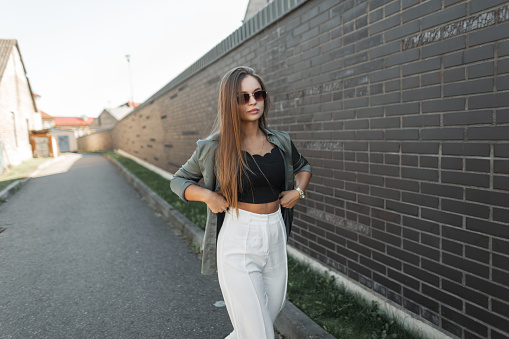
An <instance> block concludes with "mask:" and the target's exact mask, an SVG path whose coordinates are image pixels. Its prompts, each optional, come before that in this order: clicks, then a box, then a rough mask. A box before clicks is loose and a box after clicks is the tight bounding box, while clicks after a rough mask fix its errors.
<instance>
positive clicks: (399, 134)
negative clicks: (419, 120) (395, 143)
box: [385, 129, 419, 140]
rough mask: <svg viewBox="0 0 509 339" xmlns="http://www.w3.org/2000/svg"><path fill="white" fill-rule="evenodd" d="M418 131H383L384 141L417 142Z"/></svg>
mask: <svg viewBox="0 0 509 339" xmlns="http://www.w3.org/2000/svg"><path fill="white" fill-rule="evenodd" d="M418 139H419V130H418V129H396V130H394V129H391V130H387V131H385V140H418Z"/></svg>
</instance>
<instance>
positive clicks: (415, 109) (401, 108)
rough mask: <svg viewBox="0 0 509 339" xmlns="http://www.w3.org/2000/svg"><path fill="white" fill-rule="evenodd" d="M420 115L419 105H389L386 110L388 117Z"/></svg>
mask: <svg viewBox="0 0 509 339" xmlns="http://www.w3.org/2000/svg"><path fill="white" fill-rule="evenodd" d="M416 113H419V103H407V104H396V105H389V106H386V108H385V114H386V115H406V114H416Z"/></svg>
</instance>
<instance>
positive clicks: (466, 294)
mask: <svg viewBox="0 0 509 339" xmlns="http://www.w3.org/2000/svg"><path fill="white" fill-rule="evenodd" d="M442 288H443V289H444V291H447V292H450V293H452V294H454V295H455V296H457V297H460V298H463V299H465V300H468V301H470V302H473V303H475V304H477V305H480V306H483V307H487V306H488V297H487V296H486V295H484V294H481V293H479V292H477V291H475V290H472V289H470V288H467V287H465V286H462V285H460V284H458V283H455V282H453V281H448V280H446V279H443V280H442Z"/></svg>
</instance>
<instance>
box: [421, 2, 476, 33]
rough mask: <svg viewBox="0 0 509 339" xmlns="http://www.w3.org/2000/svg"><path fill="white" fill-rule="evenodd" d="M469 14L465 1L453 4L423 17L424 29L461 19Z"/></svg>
mask: <svg viewBox="0 0 509 339" xmlns="http://www.w3.org/2000/svg"><path fill="white" fill-rule="evenodd" d="M466 16H467V5H466V4H465V3H462V4H459V5H456V6H451V7H449V8H446V9H445V10H441V11H437V12H436V13H433V14H430V15H427V16H425V17H423V18H422V29H428V28H430V27H433V26H437V25H441V24H444V23H446V22H449V21H453V20H456V19H460V18H463V17H466Z"/></svg>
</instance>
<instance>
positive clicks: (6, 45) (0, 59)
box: [0, 39, 17, 80]
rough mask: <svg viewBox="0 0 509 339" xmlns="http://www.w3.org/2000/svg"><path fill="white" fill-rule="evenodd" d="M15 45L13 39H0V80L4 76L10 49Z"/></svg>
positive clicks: (15, 42)
mask: <svg viewBox="0 0 509 339" xmlns="http://www.w3.org/2000/svg"><path fill="white" fill-rule="evenodd" d="M16 45H17V41H16V40H13V39H0V80H1V79H2V77H3V75H4V71H5V68H6V67H7V63H8V62H9V57H10V56H11V52H12V48H13V47H14V46H16Z"/></svg>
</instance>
